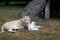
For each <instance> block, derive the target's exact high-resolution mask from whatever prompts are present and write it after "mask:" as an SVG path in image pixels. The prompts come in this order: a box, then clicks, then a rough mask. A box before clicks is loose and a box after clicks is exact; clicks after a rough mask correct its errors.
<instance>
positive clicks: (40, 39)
mask: <svg viewBox="0 0 60 40" xmlns="http://www.w3.org/2000/svg"><path fill="white" fill-rule="evenodd" d="M21 10H23V7H19V6H18V7H17V6H0V27H1V26H2V25H3V24H4V23H5V22H6V21H11V20H16V19H19V17H18V14H19V13H20V11H21ZM36 24H37V25H41V26H42V27H41V28H40V29H39V30H38V31H28V30H18V31H17V32H16V33H9V32H4V33H1V34H0V40H60V20H58V19H49V20H44V19H39V20H37V21H36Z"/></svg>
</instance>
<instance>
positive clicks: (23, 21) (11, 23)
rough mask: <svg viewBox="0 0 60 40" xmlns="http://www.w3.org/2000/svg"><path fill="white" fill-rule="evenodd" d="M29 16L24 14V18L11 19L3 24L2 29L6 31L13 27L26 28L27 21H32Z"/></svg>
mask: <svg viewBox="0 0 60 40" xmlns="http://www.w3.org/2000/svg"><path fill="white" fill-rule="evenodd" d="M30 20H31V19H30V17H29V16H24V17H23V18H21V19H19V20H14V21H9V22H6V23H5V24H3V25H2V27H1V30H2V32H4V29H7V30H12V29H13V28H17V29H24V28H25V27H24V26H26V23H28V22H30Z"/></svg>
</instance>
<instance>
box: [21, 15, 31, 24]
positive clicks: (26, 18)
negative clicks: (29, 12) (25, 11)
mask: <svg viewBox="0 0 60 40" xmlns="http://www.w3.org/2000/svg"><path fill="white" fill-rule="evenodd" d="M22 21H23V22H24V23H26V24H28V23H30V22H31V18H30V17H29V16H23V18H22Z"/></svg>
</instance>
